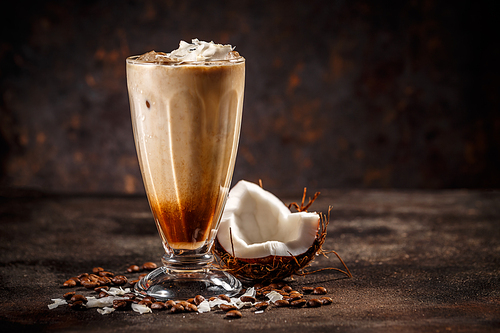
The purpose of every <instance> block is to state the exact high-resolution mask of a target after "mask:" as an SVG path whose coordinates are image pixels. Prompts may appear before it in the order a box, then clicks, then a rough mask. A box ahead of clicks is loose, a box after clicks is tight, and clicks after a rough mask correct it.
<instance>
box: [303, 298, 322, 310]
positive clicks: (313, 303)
mask: <svg viewBox="0 0 500 333" xmlns="http://www.w3.org/2000/svg"><path fill="white" fill-rule="evenodd" d="M322 304H323V303H321V301H320V300H319V299H316V298H313V299H310V300H309V301H307V306H308V307H310V308H318V307H320V306H321V305H322Z"/></svg>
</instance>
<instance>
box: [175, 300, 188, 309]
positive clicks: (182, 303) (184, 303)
mask: <svg viewBox="0 0 500 333" xmlns="http://www.w3.org/2000/svg"><path fill="white" fill-rule="evenodd" d="M176 304H180V305H182V306H183V307H184V309H185V308H186V307H187V306H188V305H189V303H188V302H186V301H179V302H176Z"/></svg>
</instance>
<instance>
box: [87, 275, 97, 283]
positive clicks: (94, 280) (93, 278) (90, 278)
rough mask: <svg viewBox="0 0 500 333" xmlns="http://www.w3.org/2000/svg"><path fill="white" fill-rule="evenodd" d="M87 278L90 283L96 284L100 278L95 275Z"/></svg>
mask: <svg viewBox="0 0 500 333" xmlns="http://www.w3.org/2000/svg"><path fill="white" fill-rule="evenodd" d="M87 278H88V279H89V280H90V281H91V282H98V281H99V278H100V276H99V275H95V274H89V276H87Z"/></svg>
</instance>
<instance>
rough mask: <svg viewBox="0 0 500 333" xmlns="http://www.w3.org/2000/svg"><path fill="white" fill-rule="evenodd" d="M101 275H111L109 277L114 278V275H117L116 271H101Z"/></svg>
mask: <svg viewBox="0 0 500 333" xmlns="http://www.w3.org/2000/svg"><path fill="white" fill-rule="evenodd" d="M98 275H99V276H105V277H109V278H112V277H113V276H115V273H112V272H107V271H101V272H99V273H98Z"/></svg>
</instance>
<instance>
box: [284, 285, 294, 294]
mask: <svg viewBox="0 0 500 333" xmlns="http://www.w3.org/2000/svg"><path fill="white" fill-rule="evenodd" d="M281 290H283V291H284V292H286V293H289V292H290V291H292V290H293V289H292V287H290V286H284V287H283V288H281Z"/></svg>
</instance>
